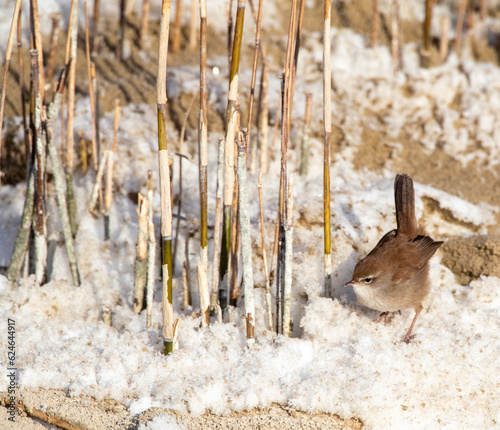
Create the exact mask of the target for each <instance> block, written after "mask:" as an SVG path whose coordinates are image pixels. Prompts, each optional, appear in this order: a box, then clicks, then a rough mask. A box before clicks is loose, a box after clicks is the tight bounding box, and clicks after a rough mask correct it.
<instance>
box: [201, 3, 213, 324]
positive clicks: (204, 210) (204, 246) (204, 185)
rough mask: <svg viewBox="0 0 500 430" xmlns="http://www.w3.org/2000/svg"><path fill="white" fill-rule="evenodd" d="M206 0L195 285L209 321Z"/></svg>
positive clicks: (204, 10) (203, 6)
mask: <svg viewBox="0 0 500 430" xmlns="http://www.w3.org/2000/svg"><path fill="white" fill-rule="evenodd" d="M207 121H208V120H207V2H206V0H200V120H199V127H198V145H199V152H200V154H199V182H200V222H201V230H200V262H199V264H198V288H199V291H200V305H201V317H202V318H201V320H202V322H203V324H204V325H208V324H210V310H209V307H210V294H209V292H208V173H207V165H208V126H207V123H208V122H207Z"/></svg>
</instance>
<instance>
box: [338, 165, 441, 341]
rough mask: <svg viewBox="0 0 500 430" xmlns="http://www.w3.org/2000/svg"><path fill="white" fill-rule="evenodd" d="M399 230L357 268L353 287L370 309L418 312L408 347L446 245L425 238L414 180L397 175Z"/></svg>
mask: <svg viewBox="0 0 500 430" xmlns="http://www.w3.org/2000/svg"><path fill="white" fill-rule="evenodd" d="M394 200H395V203H396V222H397V229H396V230H391V231H390V232H389V233H387V234H386V235H385V236H384V237H382V239H380V241H379V243H378V244H377V246H375V248H373V250H372V251H371V252H370V253H369V254H368V255H367V256H366V257H365V258H363V259H362V260H361V261H360V262H359V263H358V264H357V265H356V267H355V268H354V272H353V275H352V281H349V282H348V283H347V284H345V286H346V287H347V286H348V285H352V287H353V288H354V292H355V293H356V297H357V298H358V301H359V302H360V303H361V304H362V305H365V306H366V307H369V308H371V309H376V310H378V311H382V314H381V315H380V317H379V319H380V318H382V317H386V316H387V313H388V312H395V311H399V310H401V309H407V308H413V309H415V312H416V314H415V318H413V321H412V323H411V325H410V328H409V329H408V332H407V333H406V335H405V337H404V339H403V341H404V342H406V343H408V342H410V339H412V337H413V336H411V331H412V330H413V326H414V325H415V321H416V320H417V317H418V316H419V314H420V312H421V311H422V302H423V301H424V299H425V297H426V296H427V294H429V289H430V282H429V260H430V258H431V257H432V256H433V255H434V253H435V252H436V251H437V249H438V248H439V247H440V246H441V245H442V244H443V242H435V241H434V240H432V239H431V238H430V237H429V236H426V234H425V231H424V229H423V228H422V227H421V226H419V225H418V223H417V219H416V217H415V192H414V190H413V180H412V179H411V178H410V177H409V176H408V175H405V174H403V175H396V179H395V181H394Z"/></svg>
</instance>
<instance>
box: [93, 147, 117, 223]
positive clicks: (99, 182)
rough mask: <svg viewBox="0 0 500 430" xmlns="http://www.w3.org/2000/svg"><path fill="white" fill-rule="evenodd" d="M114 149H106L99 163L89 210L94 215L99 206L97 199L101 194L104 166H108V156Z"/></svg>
mask: <svg viewBox="0 0 500 430" xmlns="http://www.w3.org/2000/svg"><path fill="white" fill-rule="evenodd" d="M111 153H112V151H111V150H110V149H106V150H105V151H104V154H103V156H102V157H101V162H100V163H99V168H98V169H97V175H96V178H95V183H94V188H93V190H92V195H91V197H90V203H89V212H90V213H91V214H93V215H94V213H95V210H96V206H97V199H98V198H99V195H101V190H102V180H103V177H104V168H105V167H106V165H107V163H108V158H109V157H110V156H111V155H110V154H111Z"/></svg>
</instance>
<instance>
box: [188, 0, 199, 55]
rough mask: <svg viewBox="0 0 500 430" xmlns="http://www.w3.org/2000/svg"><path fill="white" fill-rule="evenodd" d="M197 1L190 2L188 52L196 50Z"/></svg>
mask: <svg viewBox="0 0 500 430" xmlns="http://www.w3.org/2000/svg"><path fill="white" fill-rule="evenodd" d="M197 2H198V0H191V14H190V20H189V45H188V48H189V50H190V51H194V50H195V49H196V31H197V28H196V27H197V26H196V18H197V17H196V10H197V7H196V4H197Z"/></svg>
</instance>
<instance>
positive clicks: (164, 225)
mask: <svg viewBox="0 0 500 430" xmlns="http://www.w3.org/2000/svg"><path fill="white" fill-rule="evenodd" d="M169 29H170V0H162V13H161V21H160V40H159V44H158V71H157V78H156V103H157V111H158V163H159V170H160V203H161V240H162V258H161V262H162V275H163V278H162V280H163V330H162V336H163V345H164V353H165V354H170V353H171V352H172V351H173V348H174V309H173V306H172V276H173V271H172V267H173V265H172V201H171V197H170V173H169V171H170V169H169V164H168V149H167V88H166V83H167V56H168V35H169Z"/></svg>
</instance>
